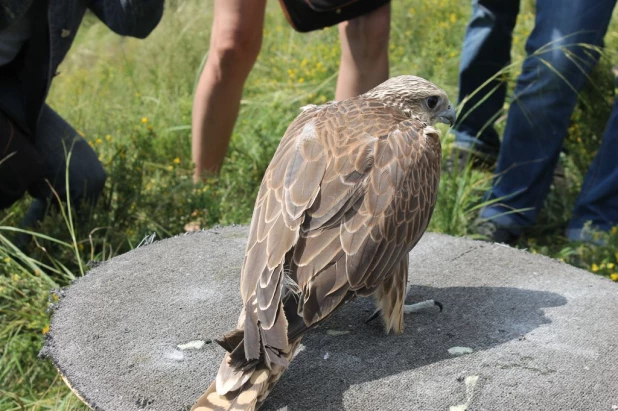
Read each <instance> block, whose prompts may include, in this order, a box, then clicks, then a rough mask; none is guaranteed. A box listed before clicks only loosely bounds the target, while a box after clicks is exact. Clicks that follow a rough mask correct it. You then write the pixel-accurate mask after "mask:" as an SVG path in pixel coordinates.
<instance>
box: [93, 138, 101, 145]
mask: <svg viewBox="0 0 618 411" xmlns="http://www.w3.org/2000/svg"><path fill="white" fill-rule="evenodd" d="M102 142H103V140H101V139H100V138H99V137H97V139H96V140H94V144H101V143H102Z"/></svg>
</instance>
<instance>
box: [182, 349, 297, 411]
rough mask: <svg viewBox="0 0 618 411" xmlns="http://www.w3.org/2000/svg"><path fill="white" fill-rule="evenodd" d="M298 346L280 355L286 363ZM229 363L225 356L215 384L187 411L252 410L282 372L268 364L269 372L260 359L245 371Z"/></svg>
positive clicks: (274, 365) (268, 391)
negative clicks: (282, 355)
mask: <svg viewBox="0 0 618 411" xmlns="http://www.w3.org/2000/svg"><path fill="white" fill-rule="evenodd" d="M299 344H300V338H299V339H298V340H297V341H295V342H294V343H292V344H291V345H290V346H289V347H288V350H286V351H285V352H283V354H284V358H285V360H286V361H287V362H289V361H291V360H292V357H293V356H294V353H295V352H296V349H297V348H298V345H299ZM240 347H242V344H240ZM262 358H263V357H262ZM233 362H234V361H233V359H232V356H231V354H229V353H228V354H226V355H225V358H224V359H223V361H222V362H221V365H220V366H219V372H218V373H217V377H216V379H215V381H214V382H213V383H212V384H210V387H208V389H207V390H206V392H205V393H204V394H202V396H201V397H200V398H199V399H198V400H197V402H196V403H195V405H194V406H193V408H191V411H253V410H256V409H258V408H259V407H260V405H262V402H263V401H264V400H265V399H266V397H267V396H268V394H270V391H271V390H272V388H273V387H274V386H275V384H276V383H277V381H279V378H281V375H282V374H283V373H284V371H285V367H283V366H280V365H278V364H268V365H270V368H269V367H268V366H267V364H266V363H265V362H264V361H263V359H262V360H261V361H259V362H258V363H254V366H249V367H245V368H235V367H234V365H233Z"/></svg>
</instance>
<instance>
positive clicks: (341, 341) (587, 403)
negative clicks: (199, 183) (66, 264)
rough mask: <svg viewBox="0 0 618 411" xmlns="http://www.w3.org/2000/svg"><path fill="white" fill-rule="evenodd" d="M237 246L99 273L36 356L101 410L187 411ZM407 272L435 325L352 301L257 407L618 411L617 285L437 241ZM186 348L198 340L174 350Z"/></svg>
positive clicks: (118, 263) (204, 373) (117, 261)
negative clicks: (389, 328) (386, 322)
mask: <svg viewBox="0 0 618 411" xmlns="http://www.w3.org/2000/svg"><path fill="white" fill-rule="evenodd" d="M246 235H247V229H246V228H245V227H231V228H224V229H216V230H212V231H208V232H200V233H195V234H191V235H183V236H179V237H175V238H172V239H168V240H163V241H157V242H155V243H153V244H152V245H148V246H146V247H141V248H138V249H136V250H134V251H131V252H129V253H127V254H124V255H121V256H119V257H116V258H114V259H112V260H111V261H109V262H107V263H104V264H102V265H100V266H99V267H97V268H95V269H93V270H92V271H90V273H89V274H88V275H86V276H85V277H84V278H82V279H79V280H78V281H76V283H74V284H73V285H72V286H71V287H69V288H68V289H67V290H66V292H65V295H64V297H63V298H61V300H60V302H59V304H58V306H57V308H56V309H55V311H54V314H53V318H52V325H51V331H50V333H49V339H48V342H47V345H46V347H45V348H44V350H43V353H44V354H46V355H47V356H49V357H50V358H51V360H52V361H53V362H54V363H55V364H56V366H57V368H58V369H59V370H60V371H61V373H62V374H63V375H64V377H65V378H66V380H67V381H68V382H69V383H70V384H71V385H72V387H73V389H74V390H75V391H76V392H77V393H79V394H80V395H81V396H82V397H83V399H84V400H85V401H86V402H87V403H88V404H90V405H91V406H92V407H93V408H95V409H101V410H106V411H113V410H121V411H130V410H161V411H180V410H187V409H188V408H189V407H190V406H191V404H192V403H193V401H194V399H195V398H196V397H198V396H199V395H200V394H201V393H202V391H203V390H204V389H205V388H206V387H207V386H208V385H209V383H210V382H211V380H212V379H213V377H214V375H215V373H216V370H217V367H218V364H219V361H220V359H221V357H222V355H223V350H222V349H221V348H220V347H219V346H218V345H216V344H214V343H208V342H209V341H210V340H211V339H213V338H217V337H219V336H220V335H221V334H222V333H223V332H225V331H227V330H229V329H231V328H232V327H233V326H234V325H235V322H236V318H237V314H238V312H239V306H240V296H239V291H238V281H239V270H240V266H241V263H242V255H243V251H244V247H245V237H246ZM410 270H411V275H410V282H411V283H412V288H411V290H410V293H409V295H408V302H414V301H419V300H422V299H427V298H435V299H437V300H438V301H441V302H442V303H443V304H444V311H443V312H442V313H438V312H437V310H430V311H428V312H424V313H420V314H412V315H410V316H409V317H408V318H407V319H406V331H405V333H404V334H403V335H399V336H392V335H391V336H387V335H384V333H383V332H382V328H381V324H380V323H379V322H378V321H375V322H373V323H370V324H365V323H364V322H363V320H364V318H366V317H367V316H368V315H369V314H371V312H372V310H373V304H372V302H371V301H370V300H368V299H358V300H357V301H355V302H353V303H350V304H348V305H347V306H345V307H344V308H343V309H341V310H340V311H339V312H337V313H336V314H335V315H334V317H332V318H331V319H330V320H328V321H327V323H325V324H324V325H323V326H321V327H319V328H318V329H315V330H313V332H311V333H310V334H309V335H308V336H307V337H306V338H305V340H304V345H303V348H302V351H301V352H300V353H299V354H297V356H296V358H295V359H294V361H293V362H292V364H291V366H290V368H289V370H288V372H287V373H286V375H285V376H284V377H283V378H282V379H281V381H280V383H279V384H278V385H277V387H276V388H275V389H274V391H273V392H272V394H271V396H270V399H269V400H268V401H267V402H266V404H265V406H264V408H263V409H266V410H276V409H287V410H340V409H346V410H363V411H366V410H449V411H463V410H595V411H596V410H616V409H618V367H617V362H618V361H617V359H618V348H617V347H618V328H617V326H618V284H614V283H612V282H611V281H609V280H606V279H604V278H600V277H597V276H595V275H592V274H589V273H587V272H585V271H582V270H578V269H575V268H573V267H571V266H569V265H566V264H562V263H560V262H558V261H555V260H551V259H549V258H545V257H542V256H538V255H532V254H529V253H527V252H524V251H520V250H516V249H512V248H509V247H506V246H502V245H497V244H488V243H482V242H475V241H471V240H468V239H460V238H453V237H449V236H445V235H439V234H431V233H428V234H426V235H425V236H424V238H423V240H422V241H421V242H420V243H419V245H418V246H417V247H416V249H414V250H413V251H412V253H411V255H410ZM192 341H205V342H206V343H205V344H204V345H203V346H202V347H201V348H199V349H197V348H194V349H189V348H186V347H183V348H184V349H181V348H179V347H178V346H179V345H181V346H182V344H185V343H189V342H192ZM197 345H199V343H198V344H197ZM457 347H460V348H457ZM469 351H472V352H471V353H468V354H465V355H456V354H457V352H469Z"/></svg>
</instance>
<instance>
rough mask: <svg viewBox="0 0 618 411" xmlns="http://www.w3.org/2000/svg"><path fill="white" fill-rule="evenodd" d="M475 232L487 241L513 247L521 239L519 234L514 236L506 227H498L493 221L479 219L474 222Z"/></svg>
mask: <svg viewBox="0 0 618 411" xmlns="http://www.w3.org/2000/svg"><path fill="white" fill-rule="evenodd" d="M474 231H476V233H477V234H479V235H480V236H482V237H483V239H484V240H485V241H490V242H493V243H504V244H509V245H513V244H515V243H516V242H517V240H518V239H519V235H518V234H513V233H512V232H511V231H509V230H508V229H506V228H504V227H500V226H498V225H497V224H496V223H495V222H494V221H492V220H485V219H482V218H477V219H476V220H475V222H474Z"/></svg>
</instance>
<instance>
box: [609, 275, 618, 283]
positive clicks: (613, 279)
mask: <svg viewBox="0 0 618 411" xmlns="http://www.w3.org/2000/svg"><path fill="white" fill-rule="evenodd" d="M609 278H611V279H612V281H618V273H611V274H610V275H609Z"/></svg>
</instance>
